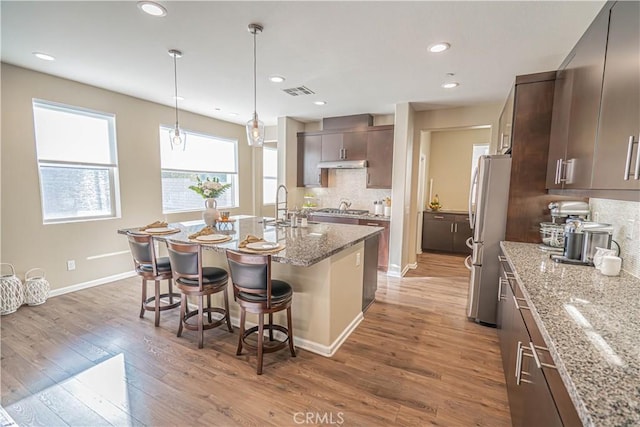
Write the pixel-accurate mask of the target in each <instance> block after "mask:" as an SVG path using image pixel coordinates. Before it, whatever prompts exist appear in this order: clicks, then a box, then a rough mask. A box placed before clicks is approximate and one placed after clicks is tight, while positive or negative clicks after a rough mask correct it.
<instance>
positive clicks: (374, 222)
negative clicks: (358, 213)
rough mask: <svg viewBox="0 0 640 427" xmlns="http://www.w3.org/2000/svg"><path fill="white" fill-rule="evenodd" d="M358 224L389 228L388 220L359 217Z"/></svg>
mask: <svg viewBox="0 0 640 427" xmlns="http://www.w3.org/2000/svg"><path fill="white" fill-rule="evenodd" d="M360 225H370V226H373V227H384V228H389V221H377V220H375V219H361V220H360Z"/></svg>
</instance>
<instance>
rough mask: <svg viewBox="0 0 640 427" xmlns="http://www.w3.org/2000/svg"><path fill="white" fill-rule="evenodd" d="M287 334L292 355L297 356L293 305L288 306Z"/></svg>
mask: <svg viewBox="0 0 640 427" xmlns="http://www.w3.org/2000/svg"><path fill="white" fill-rule="evenodd" d="M287 335H288V336H289V351H290V352H291V357H296V350H295V349H294V348H293V325H292V322H291V307H289V308H287Z"/></svg>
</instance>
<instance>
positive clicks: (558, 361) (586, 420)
mask: <svg viewBox="0 0 640 427" xmlns="http://www.w3.org/2000/svg"><path fill="white" fill-rule="evenodd" d="M503 243H504V242H500V248H501V249H502V251H503V253H504V254H505V257H506V259H507V262H508V263H509V266H510V267H511V271H512V272H513V273H514V276H515V278H516V280H517V282H518V285H519V286H520V290H521V291H522V295H523V296H524V299H525V301H526V302H527V307H528V308H529V311H530V312H531V315H532V317H533V319H534V321H535V322H536V326H537V327H538V329H539V330H540V334H541V335H542V337H543V339H544V341H545V344H546V346H547V348H548V349H549V354H550V355H551V358H552V359H553V362H554V364H555V366H556V368H557V370H558V373H559V374H560V378H562V382H563V384H564V386H565V387H566V389H567V392H568V393H569V396H570V397H571V401H572V402H573V405H574V406H575V408H576V412H577V413H578V416H579V417H580V420H581V421H582V423H583V424H584V426H588V427H590V426H594V425H595V424H594V422H593V419H592V418H591V416H590V415H589V411H588V410H587V407H586V405H585V403H584V402H583V400H582V399H581V398H580V396H579V394H578V391H577V389H576V386H575V384H574V382H573V380H572V379H571V376H570V375H569V372H568V371H567V368H566V366H565V364H564V362H563V361H562V358H561V357H560V354H559V353H558V350H557V348H556V345H555V342H554V340H553V338H552V337H551V335H550V334H549V332H548V331H547V328H545V326H544V322H543V321H542V318H541V317H540V314H539V313H538V310H537V309H536V307H535V305H534V304H533V302H532V300H531V296H530V295H529V291H528V290H527V287H526V284H525V283H524V282H523V280H522V279H521V278H520V276H519V275H518V270H517V268H516V267H515V265H514V264H513V263H512V262H511V259H510V257H509V253H508V249H507V248H505V246H504V244H503Z"/></svg>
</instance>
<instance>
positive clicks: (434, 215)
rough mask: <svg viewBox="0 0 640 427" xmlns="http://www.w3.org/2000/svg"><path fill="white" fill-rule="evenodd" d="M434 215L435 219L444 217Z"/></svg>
mask: <svg viewBox="0 0 640 427" xmlns="http://www.w3.org/2000/svg"><path fill="white" fill-rule="evenodd" d="M433 217H434V218H435V219H444V217H443V216H440V215H434V216H433Z"/></svg>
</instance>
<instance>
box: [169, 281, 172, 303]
mask: <svg viewBox="0 0 640 427" xmlns="http://www.w3.org/2000/svg"><path fill="white" fill-rule="evenodd" d="M169 304H173V282H172V280H171V277H169Z"/></svg>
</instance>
